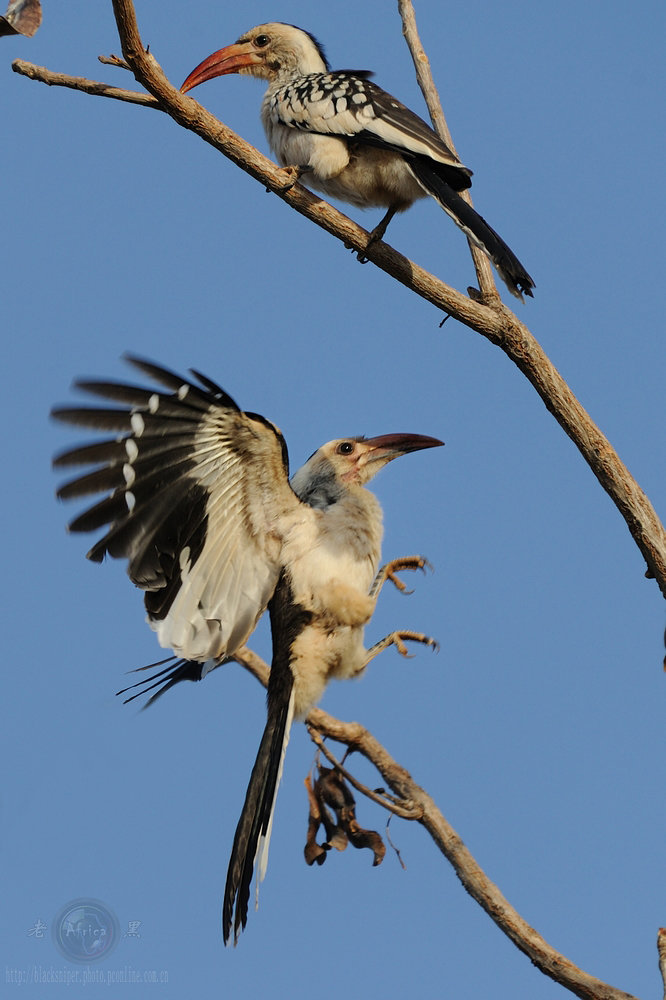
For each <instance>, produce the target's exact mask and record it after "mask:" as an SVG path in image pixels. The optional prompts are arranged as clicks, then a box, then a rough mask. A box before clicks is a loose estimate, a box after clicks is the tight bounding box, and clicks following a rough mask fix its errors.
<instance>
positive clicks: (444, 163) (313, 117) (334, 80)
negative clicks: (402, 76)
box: [270, 70, 472, 191]
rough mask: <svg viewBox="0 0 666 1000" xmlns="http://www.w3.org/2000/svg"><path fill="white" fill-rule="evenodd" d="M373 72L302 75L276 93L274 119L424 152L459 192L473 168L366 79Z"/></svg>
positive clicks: (397, 149)
mask: <svg viewBox="0 0 666 1000" xmlns="http://www.w3.org/2000/svg"><path fill="white" fill-rule="evenodd" d="M369 75H370V74H369V73H366V72H362V71H349V70H342V71H339V72H335V73H313V74H309V75H307V76H302V77H300V78H298V79H297V80H296V81H293V82H290V83H288V84H286V85H285V86H284V87H282V88H280V89H279V90H277V91H276V92H275V93H274V94H273V95H272V98H271V101H270V112H271V117H272V120H273V121H274V122H275V123H278V122H279V123H281V124H282V125H287V126H289V127H291V128H297V129H301V130H303V131H307V132H311V133H316V134H317V135H338V136H345V137H346V138H349V139H351V138H357V139H358V140H359V141H361V142H364V143H368V144H370V145H374V146H380V147H381V148H383V149H391V150H393V151H394V152H397V153H401V154H402V155H406V156H408V157H409V156H415V157H416V156H419V157H426V158H427V159H429V160H432V161H434V162H435V164H436V165H437V166H438V168H439V171H440V175H441V176H442V178H443V179H444V180H446V182H447V183H448V184H449V185H450V186H451V187H452V188H453V189H454V190H455V191H462V190H463V189H465V188H468V187H470V185H471V179H470V178H471V176H472V171H471V170H469V169H468V168H467V167H465V166H463V164H462V163H461V162H460V160H459V159H458V158H457V156H455V154H454V153H452V152H451V150H450V149H449V148H448V146H447V145H446V143H445V142H443V141H442V139H440V137H439V136H438V135H437V133H436V132H434V131H433V129H431V128H430V126H429V125H427V124H426V122H424V121H423V119H422V118H419V116H418V115H417V114H415V113H414V112H413V111H410V109H409V108H408V107H406V106H405V105H404V104H402V103H401V102H400V101H399V100H397V98H395V97H392V96H391V95H390V94H388V93H387V92H386V91H385V90H382V88H381V87H378V86H377V85H376V84H375V83H372V81H371V80H368V79H367V78H368V76H369Z"/></svg>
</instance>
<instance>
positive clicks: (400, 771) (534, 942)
mask: <svg viewBox="0 0 666 1000" xmlns="http://www.w3.org/2000/svg"><path fill="white" fill-rule="evenodd" d="M234 659H235V660H236V661H237V662H238V663H240V664H241V665H242V666H244V667H245V668H246V669H247V670H249V671H250V673H251V674H253V675H254V676H255V677H256V678H257V679H258V680H259V681H260V682H261V683H262V684H263V685H264V686H266V685H267V683H268V675H269V673H270V671H269V668H268V666H267V664H266V663H264V661H263V660H262V659H261V657H259V656H257V654H256V653H253V652H252V651H251V650H250V649H247V648H246V647H244V648H243V649H241V650H239V651H238V652H237V653H236V654H235V656H234ZM306 723H307V725H308V726H309V727H311V728H313V729H315V730H317V732H319V733H320V734H321V735H322V736H324V737H327V738H328V739H332V740H335V741H336V742H337V743H342V744H344V745H345V746H346V747H348V748H349V749H350V750H353V751H354V752H355V753H360V754H361V755H362V756H363V757H365V758H366V760H368V761H370V763H371V764H373V765H374V767H376V768H377V770H378V771H379V773H380V774H381V776H382V778H383V780H384V781H385V782H386V784H387V785H388V786H389V788H390V789H391V790H392V791H393V792H394V794H395V795H396V797H397V800H398V804H399V805H401V806H402V809H403V810H404V812H403V815H405V818H408V819H409V818H412V819H415V820H416V821H417V822H418V823H421V825H422V826H424V827H425V829H426V830H427V831H428V833H429V834H430V836H431V837H432V839H433V840H434V841H435V843H436V844H437V846H438V848H439V849H440V851H441V852H442V854H443V855H444V857H445V858H446V859H447V861H449V863H450V864H451V865H452V867H453V869H454V871H455V873H456V875H457V876H458V878H459V879H460V881H461V882H462V884H463V886H464V888H465V889H466V891H467V892H468V893H469V894H470V896H471V897H472V899H474V900H476V902H477V903H478V904H479V905H480V906H482V907H483V909H484V910H485V911H486V913H487V914H488V916H489V917H490V918H491V919H492V920H493V921H494V922H495V923H496V924H497V926H498V927H499V928H500V930H501V931H503V932H504V933H505V934H506V935H507V937H508V938H510V939H511V941H513V943H514V944H515V945H516V947H517V948H519V949H520V951H522V952H523V953H524V954H525V955H527V957H528V958H529V959H530V961H531V962H533V963H534V965H536V967H537V968H538V969H540V970H541V971H542V972H543V973H544V974H545V975H547V976H549V977H550V978H551V979H554V980H555V981H556V982H558V983H560V985H562V986H564V987H565V988H566V989H568V990H570V991H571V992H572V993H574V994H575V995H576V996H578V997H583V998H584V1000H633V998H632V996H631V994H630V993H625V992H624V991H623V990H618V989H615V988H614V987H613V986H609V985H608V984H607V983H604V982H602V980H600V979H596V978H595V977H594V976H590V975H588V974H587V973H586V972H583V970H582V969H579V968H578V967H577V966H576V965H574V964H573V962H570V961H569V959H567V958H565V956H564V955H561V954H560V953H559V952H558V951H556V950H555V949H554V948H553V947H552V946H551V945H549V944H548V942H547V941H545V940H544V938H542V937H541V935H540V934H539V933H538V932H537V931H535V930H534V928H533V927H530V925H529V924H528V923H527V922H526V921H525V920H523V918H522V917H521V916H520V914H519V913H518V912H517V911H516V910H515V909H514V908H513V907H512V906H511V904H510V903H509V902H508V900H507V899H506V898H505V897H504V896H503V895H502V893H501V892H500V890H499V889H498V887H497V886H496V885H495V883H494V882H492V881H491V880H490V879H489V878H488V876H487V875H486V874H485V872H484V871H483V870H482V868H481V867H480V865H479V864H478V862H477V861H475V859H474V857H473V856H472V854H470V852H469V850H468V849H467V848H466V847H465V845H464V843H463V842H462V840H461V838H460V837H459V835H458V834H457V833H456V831H455V830H454V829H453V827H452V826H451V825H450V823H448V822H447V820H446V819H445V818H444V816H443V814H442V813H441V811H440V810H439V809H438V807H437V805H436V803H435V802H434V800H433V799H432V798H431V797H430V796H429V795H428V793H427V792H426V791H425V790H424V789H423V788H421V787H420V785H417V784H416V782H415V781H414V779H413V778H412V776H411V774H409V772H408V771H406V770H405V768H404V767H402V766H401V765H400V764H398V762H397V761H396V760H394V759H393V757H392V756H391V755H390V753H389V752H388V750H386V748H385V747H383V746H382V745H381V743H379V741H378V740H376V739H375V737H374V736H373V735H372V734H371V733H370V732H368V730H367V729H365V728H364V727H363V726H361V725H359V723H357V722H341V721H340V720H339V719H335V718H334V717H333V716H332V715H329V714H328V712H324V711H323V710H322V709H321V708H313V709H312V710H311V711H310V713H309V714H308V717H307V719H306ZM327 756H328V759H329V760H332V759H334V758H332V755H330V756H329V755H328V754H327ZM345 776H348V773H347V772H345ZM355 787H356V788H357V789H358V790H359V791H363V786H362V785H360V783H356V784H355ZM370 797H371V798H373V799H375V801H376V797H375V794H374V793H373V795H371V796H370ZM382 804H384V803H382ZM392 811H394V812H397V810H395V809H393V810H392ZM410 814H411V816H410Z"/></svg>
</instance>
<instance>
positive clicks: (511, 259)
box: [409, 157, 535, 301]
mask: <svg viewBox="0 0 666 1000" xmlns="http://www.w3.org/2000/svg"><path fill="white" fill-rule="evenodd" d="M409 166H410V168H411V170H412V171H413V173H414V176H415V177H416V179H417V181H418V182H419V184H420V185H421V187H422V188H423V189H424V190H425V191H427V192H428V194H429V195H430V196H431V197H433V198H435V199H436V201H438V202H439V204H440V205H441V206H442V208H443V209H444V211H445V212H446V213H447V215H449V216H450V217H451V218H452V219H453V221H454V222H455V224H456V225H457V226H459V227H460V229H462V231H463V232H464V233H465V235H466V236H468V237H469V238H470V239H471V240H472V241H473V242H474V243H476V245H477V246H478V247H480V248H481V250H483V251H484V253H486V254H487V255H488V257H490V259H491V261H492V262H493V264H494V265H495V267H496V268H497V272H498V274H499V276H500V277H501V278H502V280H503V281H504V283H505V285H506V286H507V288H508V289H509V291H510V292H511V294H512V295H515V296H516V297H517V298H519V299H521V301H522V298H523V293H524V294H525V295H530V296H531V295H532V289H533V288H534V287H535V286H534V281H533V280H532V278H531V277H530V276H529V274H528V273H527V271H526V270H525V268H524V267H523V265H522V264H521V263H520V261H519V260H518V258H517V257H516V255H515V253H514V252H513V250H511V248H510V247H508V246H507V245H506V243H505V242H504V240H503V239H502V237H501V236H499V235H498V234H497V233H496V232H495V230H494V229H493V228H492V227H491V226H489V225H488V223H487V222H486V220H485V219H484V218H483V217H482V216H481V215H479V213H478V212H476V211H475V210H474V209H473V208H472V206H471V205H468V204H467V202H466V201H465V200H464V199H463V198H461V196H460V195H459V194H458V193H457V191H454V190H453V188H452V187H450V185H449V184H447V183H446V181H444V180H442V178H441V177H440V176H439V174H438V173H437V170H436V168H434V167H433V165H432V163H431V162H430V161H428V160H427V159H426V158H425V157H415V158H414V159H412V160H409Z"/></svg>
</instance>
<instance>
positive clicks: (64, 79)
mask: <svg viewBox="0 0 666 1000" xmlns="http://www.w3.org/2000/svg"><path fill="white" fill-rule="evenodd" d="M100 58H101V57H100ZM12 69H13V70H14V72H15V73H20V74H21V76H27V77H28V79H30V80H39V82H40V83H45V84H47V85H48V86H49V87H67V88H68V89H69V90H80V91H82V93H84V94H91V95H92V96H93V97H111V98H113V100H114V101H125V102H126V103H127V104H141V105H143V107H144V108H156V109H157V110H158V111H165V110H166V109H165V108H162V107H160V105H159V103H158V101H156V100H155V98H154V97H151V96H150V94H142V93H138V92H137V91H136V90H123V89H122V88H121V87H112V86H111V85H110V84H108V83H98V82H97V81H96V80H87V79H86V78H85V77H83V76H68V74H67V73H54V72H53V71H52V70H50V69H46V67H45V66H35V64H34V63H29V62H26V61H25V60H24V59H15V60H14V62H13V63H12Z"/></svg>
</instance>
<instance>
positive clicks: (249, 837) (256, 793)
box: [222, 675, 294, 944]
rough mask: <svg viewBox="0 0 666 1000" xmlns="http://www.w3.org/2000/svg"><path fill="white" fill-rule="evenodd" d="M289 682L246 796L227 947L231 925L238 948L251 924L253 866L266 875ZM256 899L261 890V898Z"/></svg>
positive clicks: (228, 889) (229, 886)
mask: <svg viewBox="0 0 666 1000" xmlns="http://www.w3.org/2000/svg"><path fill="white" fill-rule="evenodd" d="M289 678H290V681H289V685H288V688H287V685H286V684H285V685H284V686H283V689H282V691H281V695H282V697H280V698H279V699H271V698H269V703H268V719H267V720H266V728H265V729H264V734H263V736H262V738H261V743H260V744H259V750H258V752H257V758H256V760H255V762H254V767H253V768H252V774H251V776H250V783H249V784H248V786H247V792H246V794H245V803H244V805H243V811H242V812H241V816H240V819H239V820H238V826H237V827H236V834H235V836H234V845H233V848H232V851H231V858H230V860H229V868H228V870H227V882H226V886H225V889H224V903H223V907H222V934H223V937H224V943H225V944H227V943H228V941H229V938H230V936H231V929H232V925H233V932H234V944H236V942H237V941H238V935H239V933H240V931H241V930H242V929H244V927H245V924H246V923H247V910H248V901H249V898H250V885H251V883H252V874H253V871H254V866H255V862H257V861H258V871H257V880H258V882H259V881H261V880H262V879H263V877H264V875H265V873H266V864H267V862H268V846H269V841H270V835H271V829H272V826H273V813H274V811H275V801H276V798H277V790H278V785H279V783H280V778H281V776H282V765H283V762H284V755H285V751H286V749H287V743H288V742H289V731H290V729H291V723H292V719H293V715H294V691H293V681H291V675H289ZM258 894H259V887H258V884H257V898H258Z"/></svg>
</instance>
